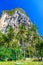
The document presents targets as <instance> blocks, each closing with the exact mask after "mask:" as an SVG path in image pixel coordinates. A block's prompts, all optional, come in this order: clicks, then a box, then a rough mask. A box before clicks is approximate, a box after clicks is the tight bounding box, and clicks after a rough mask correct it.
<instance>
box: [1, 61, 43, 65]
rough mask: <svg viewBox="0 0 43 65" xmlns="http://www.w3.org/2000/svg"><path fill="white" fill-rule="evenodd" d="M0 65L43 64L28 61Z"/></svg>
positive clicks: (41, 64)
mask: <svg viewBox="0 0 43 65" xmlns="http://www.w3.org/2000/svg"><path fill="white" fill-rule="evenodd" d="M0 65H43V62H32V61H31V62H30V61H28V62H27V61H24V62H14V61H11V62H9V61H8V62H0Z"/></svg>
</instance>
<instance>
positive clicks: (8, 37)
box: [0, 24, 43, 61]
mask: <svg viewBox="0 0 43 65" xmlns="http://www.w3.org/2000/svg"><path fill="white" fill-rule="evenodd" d="M6 31H7V33H6V34H3V33H2V32H1V31H0V61H9V60H19V59H25V58H33V57H37V58H38V60H42V57H43V39H42V38H41V36H40V35H39V34H38V32H37V27H36V26H35V25H32V26H31V28H29V27H28V28H26V27H25V25H24V24H21V25H20V26H19V29H18V31H16V30H15V29H13V27H11V26H10V27H9V28H8V29H7V30H6Z"/></svg>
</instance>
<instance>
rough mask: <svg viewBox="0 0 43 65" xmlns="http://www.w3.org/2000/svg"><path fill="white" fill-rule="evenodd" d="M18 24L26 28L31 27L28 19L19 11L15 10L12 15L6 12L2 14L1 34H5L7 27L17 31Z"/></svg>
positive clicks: (0, 20) (0, 21)
mask: <svg viewBox="0 0 43 65" xmlns="http://www.w3.org/2000/svg"><path fill="white" fill-rule="evenodd" d="M20 24H24V25H25V26H26V27H28V26H29V27H31V22H30V19H29V17H27V16H26V15H25V14H24V13H22V12H21V11H20V10H16V11H15V12H14V13H13V14H12V15H9V14H8V13H7V12H5V13H3V14H2V17H1V19H0V30H2V32H3V33H6V29H7V28H8V27H9V26H12V27H13V28H16V29H17V28H19V25H20Z"/></svg>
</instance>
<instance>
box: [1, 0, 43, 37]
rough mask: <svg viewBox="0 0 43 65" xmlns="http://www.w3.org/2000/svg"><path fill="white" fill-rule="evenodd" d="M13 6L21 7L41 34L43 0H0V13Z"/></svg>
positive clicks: (42, 32) (42, 26)
mask: <svg viewBox="0 0 43 65" xmlns="http://www.w3.org/2000/svg"><path fill="white" fill-rule="evenodd" d="M14 8H23V9H24V10H25V11H26V13H27V14H28V15H29V17H30V19H31V21H32V22H33V23H35V24H36V25H37V27H38V32H39V34H40V35H42V36H43V0H0V13H2V11H3V10H11V9H14Z"/></svg>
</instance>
